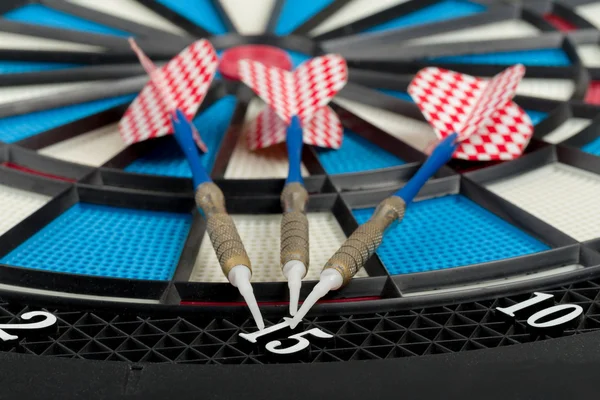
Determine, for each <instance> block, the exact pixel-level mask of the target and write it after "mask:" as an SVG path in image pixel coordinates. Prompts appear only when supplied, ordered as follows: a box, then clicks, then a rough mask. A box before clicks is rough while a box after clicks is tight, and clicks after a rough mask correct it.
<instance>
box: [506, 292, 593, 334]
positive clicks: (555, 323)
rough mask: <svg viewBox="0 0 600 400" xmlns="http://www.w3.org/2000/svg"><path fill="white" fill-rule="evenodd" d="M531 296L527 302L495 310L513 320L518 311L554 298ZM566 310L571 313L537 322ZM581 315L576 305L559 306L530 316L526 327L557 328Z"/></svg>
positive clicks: (548, 295) (538, 293)
mask: <svg viewBox="0 0 600 400" xmlns="http://www.w3.org/2000/svg"><path fill="white" fill-rule="evenodd" d="M533 295H534V297H532V298H531V299H529V300H525V301H522V302H520V303H517V304H514V305H512V306H510V307H497V308H496V310H497V311H499V312H501V313H503V314H504V315H507V316H509V317H513V318H514V317H515V314H516V313H519V312H520V311H523V310H525V309H527V308H529V307H532V306H534V305H536V304H539V303H542V302H544V301H546V300H549V299H552V298H553V297H554V295H552V294H548V293H540V292H535V293H534V294H533ZM566 310H571V312H570V313H567V314H564V315H562V316H560V317H557V318H554V319H552V320H549V321H546V322H539V321H540V320H542V319H544V318H546V317H549V316H551V315H552V314H554V313H558V312H564V311H566ZM581 314H583V308H581V306H579V305H577V304H560V305H556V306H552V307H548V308H545V309H543V310H541V311H538V312H536V313H535V314H533V315H531V316H530V317H529V318H528V319H527V325H529V326H531V327H533V328H538V329H549V328H557V327H559V326H561V325H564V324H566V323H568V322H571V321H573V320H574V319H576V318H578V317H579V316H580V315H581Z"/></svg>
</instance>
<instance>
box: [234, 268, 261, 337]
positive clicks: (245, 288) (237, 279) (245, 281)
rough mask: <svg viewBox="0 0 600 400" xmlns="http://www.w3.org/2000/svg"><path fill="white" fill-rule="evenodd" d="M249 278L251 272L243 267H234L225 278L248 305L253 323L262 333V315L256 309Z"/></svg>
mask: <svg viewBox="0 0 600 400" xmlns="http://www.w3.org/2000/svg"><path fill="white" fill-rule="evenodd" d="M251 276H252V272H251V271H250V268H248V267H246V266H245V265H236V266H235V267H233V268H232V269H231V271H229V275H228V276H227V278H228V279H229V282H230V283H231V284H232V285H233V286H235V287H237V288H238V290H239V291H240V294H241V295H242V297H243V298H244V300H245V301H246V304H248V308H249V309H250V313H251V314H252V318H254V321H255V322H256V326H257V327H258V330H260V331H262V330H263V329H265V322H264V321H263V318H262V314H261V313H260V309H259V308H258V303H257V302H256V297H254V290H253V289H252V285H251V284H250V277H251Z"/></svg>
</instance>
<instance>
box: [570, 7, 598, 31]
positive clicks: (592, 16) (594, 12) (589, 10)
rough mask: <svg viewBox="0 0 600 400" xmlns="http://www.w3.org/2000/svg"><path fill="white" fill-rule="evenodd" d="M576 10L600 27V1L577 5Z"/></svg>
mask: <svg viewBox="0 0 600 400" xmlns="http://www.w3.org/2000/svg"><path fill="white" fill-rule="evenodd" d="M575 12H576V13H577V14H579V15H580V16H582V17H583V18H584V19H586V20H587V21H588V22H589V23H591V24H592V25H594V26H595V27H596V28H598V29H600V1H595V2H592V3H588V4H585V5H582V6H579V7H575Z"/></svg>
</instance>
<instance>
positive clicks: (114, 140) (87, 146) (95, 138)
mask: <svg viewBox="0 0 600 400" xmlns="http://www.w3.org/2000/svg"><path fill="white" fill-rule="evenodd" d="M126 147H127V145H126V144H125V142H123V139H121V136H120V135H119V131H118V127H117V124H111V125H107V126H103V127H101V128H98V129H94V130H93V131H90V132H87V133H84V134H81V135H78V136H75V137H74V138H71V139H68V140H65V141H62V142H59V143H56V144H53V145H52V146H48V147H45V148H43V149H41V150H40V151H39V153H40V154H44V155H46V156H49V157H54V158H58V159H61V160H65V161H70V162H75V163H79V164H85V165H91V166H94V167H99V166H101V165H102V164H104V163H105V162H107V161H108V160H110V159H111V158H113V157H114V156H115V155H117V154H118V153H119V152H120V151H122V150H123V149H125V148H126Z"/></svg>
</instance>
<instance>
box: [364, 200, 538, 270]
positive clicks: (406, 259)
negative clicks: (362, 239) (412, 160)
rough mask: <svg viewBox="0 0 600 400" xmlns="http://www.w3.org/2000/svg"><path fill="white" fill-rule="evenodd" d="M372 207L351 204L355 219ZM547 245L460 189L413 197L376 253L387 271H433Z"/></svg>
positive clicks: (534, 249) (519, 253) (369, 213)
mask: <svg viewBox="0 0 600 400" xmlns="http://www.w3.org/2000/svg"><path fill="white" fill-rule="evenodd" d="M373 210H374V209H372V208H369V209H360V210H354V211H353V213H354V216H355V217H356V219H357V221H358V223H359V224H363V223H364V222H366V221H367V220H368V219H369V218H370V217H371V215H372V214H373ZM545 250H549V247H548V246H547V245H546V244H544V243H542V242H540V241H539V240H537V239H536V238H534V237H532V236H530V235H528V234H527V233H525V232H523V231H521V230H519V229H518V228H516V227H515V226H513V225H511V224H509V223H508V222H506V221H504V220H503V219H501V218H499V217H497V216H496V215H494V214H492V213H491V212H489V211H487V210H485V209H484V208H482V207H481V206H479V205H478V204H476V203H474V202H473V201H471V200H470V199H468V198H466V197H464V196H462V195H448V196H444V197H439V198H435V199H430V200H423V201H420V202H416V203H413V204H411V205H410V206H409V208H408V209H407V210H406V215H405V217H404V220H403V221H402V222H401V223H400V224H399V225H397V226H396V227H394V228H391V229H390V230H389V231H388V232H387V233H386V235H385V237H384V240H383V244H382V245H381V246H380V247H379V249H378V250H377V254H378V255H379V257H380V258H381V261H382V262H383V264H384V265H385V268H386V269H387V270H388V271H389V272H390V274H392V275H398V274H408V273H415V272H426V271H434V270H440V269H446V268H453V267H459V266H465V265H472V264H478V263H483V262H490V261H494V260H501V259H505V258H512V257H518V256H523V255H526V254H532V253H537V252H541V251H545Z"/></svg>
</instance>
